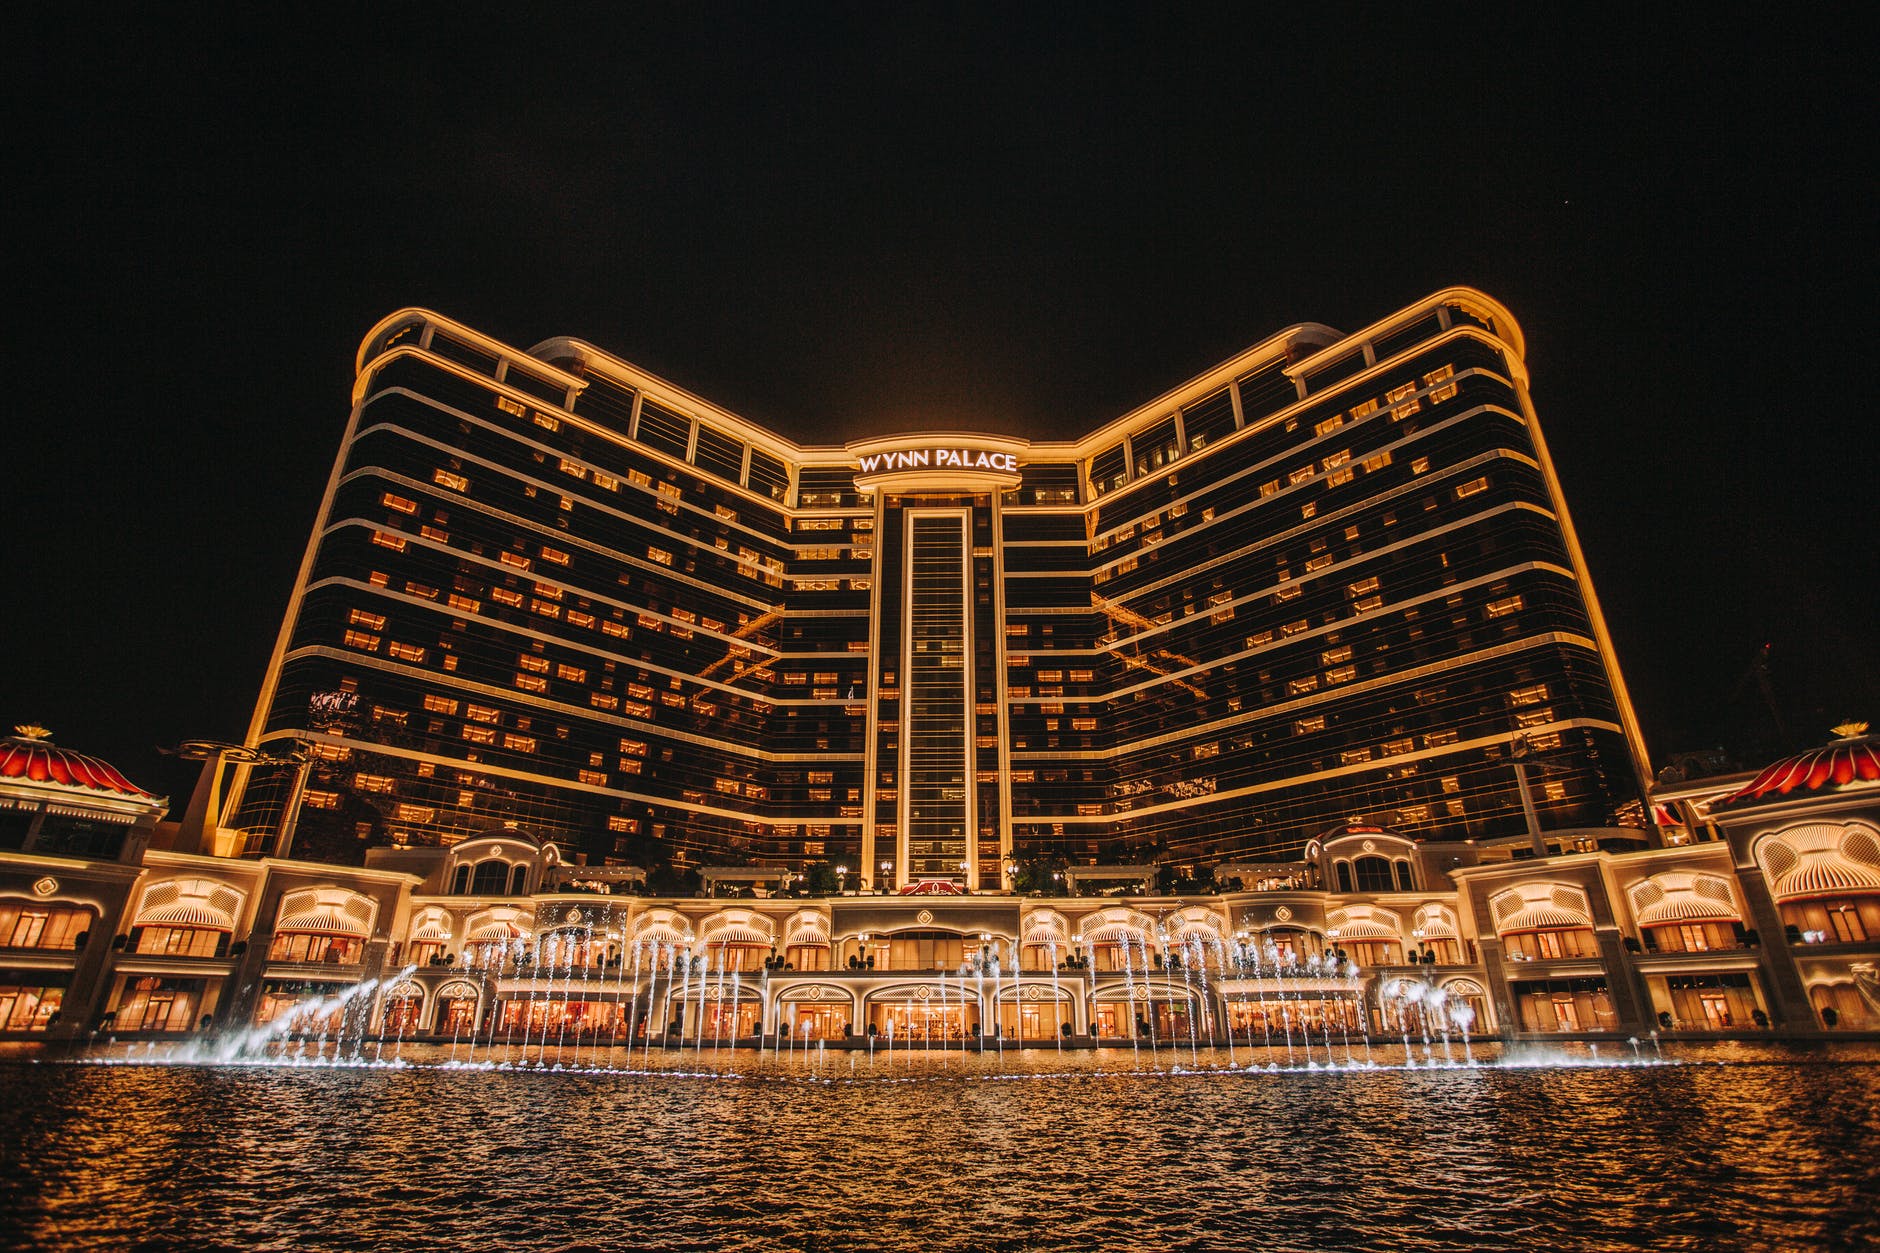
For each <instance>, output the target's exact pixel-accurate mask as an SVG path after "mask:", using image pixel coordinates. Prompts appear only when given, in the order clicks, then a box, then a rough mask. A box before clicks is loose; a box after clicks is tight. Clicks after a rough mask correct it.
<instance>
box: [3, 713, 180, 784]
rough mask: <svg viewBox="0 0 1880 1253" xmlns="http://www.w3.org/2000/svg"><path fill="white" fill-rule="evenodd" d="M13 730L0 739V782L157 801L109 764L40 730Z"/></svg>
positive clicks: (39, 728)
mask: <svg viewBox="0 0 1880 1253" xmlns="http://www.w3.org/2000/svg"><path fill="white" fill-rule="evenodd" d="M13 730H14V732H15V734H13V735H9V736H7V737H6V738H4V739H0V780H5V779H18V780H21V781H22V782H26V783H55V784H58V785H60V786H62V787H72V788H85V789H87V790H89V791H93V792H107V793H114V794H116V795H118V796H138V797H145V798H147V799H150V800H156V799H157V796H156V794H155V793H153V792H146V791H144V789H142V788H140V787H138V786H137V785H136V784H135V783H132V782H131V781H130V780H129V779H127V778H125V777H124V776H123V775H121V774H119V773H118V771H117V767H116V766H113V765H112V764H111V763H110V762H108V761H100V760H99V759H98V758H96V757H89V756H86V755H85V754H84V753H75V752H73V751H72V750H71V749H69V748H60V747H59V746H58V745H56V744H53V743H52V742H51V741H50V740H48V739H47V738H46V737H47V736H49V735H51V734H52V733H51V732H50V731H48V730H46V729H45V728H44V727H31V726H27V727H15V728H13Z"/></svg>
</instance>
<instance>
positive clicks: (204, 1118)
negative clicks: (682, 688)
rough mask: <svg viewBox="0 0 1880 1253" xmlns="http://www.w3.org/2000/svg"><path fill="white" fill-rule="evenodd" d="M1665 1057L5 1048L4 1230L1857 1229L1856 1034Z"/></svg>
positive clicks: (871, 1241)
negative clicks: (177, 1057)
mask: <svg viewBox="0 0 1880 1253" xmlns="http://www.w3.org/2000/svg"><path fill="white" fill-rule="evenodd" d="M407 1052H408V1058H407V1060H410V1059H414V1058H415V1059H416V1060H418V1061H420V1062H436V1061H440V1060H443V1057H442V1056H441V1055H439V1054H435V1053H426V1052H423V1051H422V1050H408V1051H407ZM554 1057H555V1055H554V1054H553V1053H552V1052H551V1053H550V1054H549V1055H548V1058H547V1060H549V1061H550V1062H552V1061H553V1060H554ZM1378 1058H1379V1060H1388V1058H1386V1057H1385V1055H1384V1054H1383V1052H1382V1051H1380V1053H1379V1054H1378ZM1685 1058H1686V1059H1687V1060H1685V1061H1684V1062H1683V1063H1682V1064H1676V1065H1663V1066H1639V1067H1631V1066H1598V1067H1585V1066H1579V1067H1549V1066H1541V1067H1533V1068H1517V1067H1484V1068H1479V1069H1410V1070H1404V1069H1379V1070H1368V1071H1339V1072H1333V1073H1325V1072H1319V1073H1302V1072H1297V1071H1285V1070H1281V1071H1275V1072H1267V1071H1248V1070H1246V1069H1244V1067H1245V1066H1246V1063H1247V1053H1246V1050H1244V1049H1242V1050H1241V1051H1240V1053H1239V1054H1238V1056H1237V1057H1236V1058H1235V1059H1234V1061H1235V1062H1237V1063H1238V1064H1239V1066H1240V1067H1242V1068H1243V1069H1233V1070H1229V1069H1226V1067H1227V1066H1228V1063H1229V1059H1228V1058H1227V1057H1225V1056H1224V1055H1223V1056H1216V1055H1211V1054H1209V1053H1207V1052H1206V1051H1203V1052H1201V1053H1200V1054H1198V1055H1194V1054H1185V1055H1183V1056H1182V1058H1181V1066H1180V1067H1179V1068H1178V1067H1177V1066H1176V1065H1175V1064H1174V1059H1172V1058H1171V1057H1170V1056H1168V1055H1167V1054H1163V1055H1161V1056H1159V1057H1157V1058H1153V1059H1152V1058H1151V1057H1150V1056H1149V1055H1148V1054H1146V1053H1145V1054H1144V1055H1143V1057H1142V1059H1141V1062H1140V1067H1139V1068H1138V1059H1137V1058H1135V1057H1134V1056H1133V1055H1131V1054H1129V1053H1120V1052H1105V1053H1102V1054H1063V1055H1059V1054H1057V1053H1056V1052H1055V1051H1054V1050H1033V1051H1028V1052H1026V1053H1023V1054H1019V1053H1017V1052H1008V1053H1006V1054H1005V1055H1004V1057H1003V1058H1001V1057H998V1056H997V1055H987V1056H986V1057H964V1056H960V1055H950V1056H926V1055H916V1056H913V1057H911V1058H910V1057H908V1056H906V1055H901V1056H897V1057H895V1058H893V1059H892V1060H891V1061H890V1060H886V1059H884V1058H882V1057H879V1056H878V1057H876V1058H874V1059H873V1060H871V1059H870V1058H869V1057H868V1056H867V1055H866V1054H837V1053H831V1054H829V1055H828V1056H827V1057H821V1058H816V1057H807V1058H806V1057H801V1056H799V1057H795V1058H792V1057H789V1056H786V1057H783V1058H772V1057H762V1058H759V1057H755V1056H753V1055H751V1054H749V1053H728V1052H727V1053H723V1054H711V1053H707V1054H705V1055H704V1056H703V1058H693V1057H685V1056H671V1057H669V1056H667V1055H664V1054H658V1053H655V1054H654V1055H653V1057H652V1059H651V1061H652V1063H653V1068H652V1069H651V1070H650V1072H649V1071H648V1070H641V1071H639V1072H632V1071H627V1070H624V1069H622V1070H616V1071H612V1072H605V1073H580V1072H573V1071H567V1070H563V1071H555V1070H548V1071H519V1072H518V1071H502V1072H494V1073H491V1072H475V1071H463V1070H453V1069H450V1068H448V1067H445V1066H440V1065H434V1064H432V1065H417V1066H409V1067H404V1068H399V1069H386V1068H381V1069H344V1068H339V1069H335V1068H301V1069H273V1068H262V1067H193V1066H177V1065H134V1066H127V1065H115V1066H95V1065H68V1064H55V1063H51V1062H48V1061H44V1060H40V1061H31V1060H24V1059H19V1058H16V1059H14V1064H8V1065H0V1082H4V1084H5V1092H6V1099H5V1101H4V1103H3V1104H4V1107H3V1108H0V1150H3V1151H4V1156H5V1169H4V1170H3V1171H0V1246H6V1247H25V1248H98V1249H122V1248H146V1249H168V1248H192V1249H193V1248H234V1249H309V1248H314V1249H357V1248H380V1247H383V1248H418V1249H429V1248H437V1249H445V1248H449V1249H518V1250H575V1249H607V1248H657V1249H675V1250H681V1249H696V1250H721V1249H726V1250H758V1249H764V1250H769V1249H794V1250H804V1251H822V1250H829V1251H834V1250H851V1249H854V1250H860V1249H892V1250H899V1249H908V1250H912V1249H919V1250H923V1251H926V1250H938V1249H962V1250H980V1249H984V1250H1020V1249H1104V1250H1129V1249H1155V1250H1171V1249H1172V1250H1184V1249H1227V1248H1246V1249H1260V1250H1289V1249H1371V1248H1375V1249H1402V1250H1424V1249H1457V1248H1536V1249H1586V1250H1593V1249H1599V1250H1606V1249H1654V1250H1657V1249H1827V1248H1850V1249H1851V1248H1872V1247H1875V1246H1876V1245H1880V1220H1876V1218H1875V1214H1874V1207H1875V1204H1876V1200H1877V1198H1880V1166H1876V1154H1875V1152H1874V1147H1875V1145H1876V1143H1880V1113H1876V1101H1875V1098H1876V1096H1877V1095H1880V1051H1876V1050H1874V1049H1866V1050H1858V1049H1841V1050H1838V1051H1835V1052H1828V1051H1822V1050H1814V1051H1804V1050H1794V1051H1783V1050H1776V1049H1772V1048H1761V1049H1753V1050H1752V1049H1748V1048H1744V1047H1724V1048H1719V1049H1716V1050H1712V1051H1710V1052H1708V1053H1702V1054H1696V1053H1687V1054H1686V1055H1685ZM602 1059H603V1060H604V1055H603V1058H602ZM583 1060H584V1061H588V1060H593V1059H592V1058H589V1057H588V1056H587V1055H584V1057H583ZM642 1060H643V1059H641V1058H639V1057H636V1058H635V1065H638V1064H639V1063H640V1062H641V1061H642ZM1261 1060H1262V1061H1263V1062H1264V1061H1265V1060H1267V1059H1266V1058H1265V1057H1264V1056H1263V1057H1262V1059H1261ZM1277 1060H1278V1061H1279V1062H1280V1063H1281V1064H1283V1063H1284V1061H1285V1056H1284V1054H1283V1053H1282V1054H1279V1055H1278V1056H1277ZM613 1061H614V1062H615V1064H616V1065H618V1066H622V1067H624V1066H625V1065H626V1061H625V1059H624V1057H621V1056H615V1057H614V1058H613ZM1197 1063H1198V1064H1199V1065H1200V1067H1201V1068H1202V1069H1201V1071H1200V1072H1196V1071H1195V1069H1194V1068H1195V1066H1196V1064H1197ZM1157 1064H1159V1065H1160V1067H1161V1069H1159V1070H1158V1069H1155V1068H1154V1066H1155V1065H1157Z"/></svg>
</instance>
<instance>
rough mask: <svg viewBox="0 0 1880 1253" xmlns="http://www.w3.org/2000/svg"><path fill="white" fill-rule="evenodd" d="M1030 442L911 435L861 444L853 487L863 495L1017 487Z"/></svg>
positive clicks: (851, 448)
mask: <svg viewBox="0 0 1880 1253" xmlns="http://www.w3.org/2000/svg"><path fill="white" fill-rule="evenodd" d="M1030 446H1031V443H1030V441H1029V440H1023V439H1012V438H1010V437H1008V436H1003V435H960V434H953V433H948V434H944V435H930V436H924V437H923V436H907V435H896V436H889V437H886V438H877V439H868V440H858V441H857V442H855V443H853V444H850V445H848V453H849V455H850V456H852V457H853V458H855V485H856V486H857V487H858V488H860V489H861V490H863V491H875V490H877V489H883V488H885V489H886V490H889V491H896V492H904V491H949V490H966V491H986V490H990V489H995V488H1005V487H1016V486H1017V485H1018V465H1019V457H1020V456H1021V455H1023V453H1024V452H1025V450H1026V449H1028V448H1029V447H1030Z"/></svg>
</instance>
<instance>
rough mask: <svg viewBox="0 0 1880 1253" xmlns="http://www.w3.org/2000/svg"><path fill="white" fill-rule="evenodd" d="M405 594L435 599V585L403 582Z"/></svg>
mask: <svg viewBox="0 0 1880 1253" xmlns="http://www.w3.org/2000/svg"><path fill="white" fill-rule="evenodd" d="M405 595H407V596H417V597H420V598H422V599H424V600H436V599H437V589H436V588H435V587H426V586H425V585H424V584H422V583H407V584H405Z"/></svg>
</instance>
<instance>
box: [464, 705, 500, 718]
mask: <svg viewBox="0 0 1880 1253" xmlns="http://www.w3.org/2000/svg"><path fill="white" fill-rule="evenodd" d="M463 716H464V717H466V718H469V719H470V720H471V721H473V722H496V721H498V720H499V719H501V718H502V716H503V713H502V710H500V709H493V708H491V707H490V706H488V705H477V704H470V705H466V706H465V707H464V711H463Z"/></svg>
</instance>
